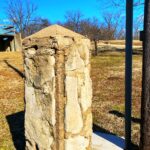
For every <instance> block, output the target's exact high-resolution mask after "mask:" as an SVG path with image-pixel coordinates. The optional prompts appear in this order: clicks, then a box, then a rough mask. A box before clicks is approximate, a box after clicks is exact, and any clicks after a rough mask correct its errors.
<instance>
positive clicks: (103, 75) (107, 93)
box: [0, 52, 141, 150]
mask: <svg viewBox="0 0 150 150" xmlns="http://www.w3.org/2000/svg"><path fill="white" fill-rule="evenodd" d="M4 60H7V62H8V63H9V64H10V65H11V66H13V67H15V68H16V69H18V70H19V71H21V72H23V66H22V63H23V60H22V56H21V54H20V53H7V52H6V53H5V52H4V53H0V87H1V89H0V150H13V149H15V148H14V143H13V139H12V134H11V131H10V128H9V126H10V124H9V123H8V119H7V118H8V116H11V115H13V114H15V113H17V112H20V111H23V110H24V79H23V78H22V77H21V76H20V75H19V74H18V73H17V72H16V71H15V70H14V69H12V68H11V67H10V66H8V65H7V64H6V62H5V61H4ZM133 67H134V69H133V89H134V90H133V117H135V118H140V97H141V56H134V61H133ZM92 80H93V115H94V123H96V124H98V125H99V126H100V127H101V128H103V129H105V130H108V131H109V132H112V133H114V134H117V135H119V136H124V118H123V114H124V53H117V52H114V53H104V54H101V55H100V56H97V57H93V58H92ZM117 115H118V116H120V117H118V116H117ZM134 121H136V119H134ZM13 123H14V124H15V120H14V122H13ZM14 129H16V130H15V131H14V132H16V134H19V133H18V129H17V126H16V128H14ZM132 129H133V130H132V131H133V141H134V143H138V142H139V124H138V123H133V128H132Z"/></svg>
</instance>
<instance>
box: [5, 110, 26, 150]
mask: <svg viewBox="0 0 150 150" xmlns="http://www.w3.org/2000/svg"><path fill="white" fill-rule="evenodd" d="M6 119H7V122H8V124H9V128H10V132H11V135H12V139H13V143H14V146H15V148H16V150H25V135H24V111H21V112H18V113H15V114H12V115H9V116H6Z"/></svg>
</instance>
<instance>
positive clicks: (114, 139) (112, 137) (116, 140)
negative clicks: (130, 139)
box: [93, 124, 139, 150]
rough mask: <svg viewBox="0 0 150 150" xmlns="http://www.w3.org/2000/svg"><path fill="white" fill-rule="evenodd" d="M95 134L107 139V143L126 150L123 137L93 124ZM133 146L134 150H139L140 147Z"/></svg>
mask: <svg viewBox="0 0 150 150" xmlns="http://www.w3.org/2000/svg"><path fill="white" fill-rule="evenodd" d="M93 132H94V133H95V134H96V135H98V136H100V137H102V138H104V139H106V140H107V141H109V142H111V143H113V144H115V145H117V146H118V147H120V148H122V149H124V145H125V140H124V139H123V138H121V137H118V136H117V135H116V134H114V133H112V132H110V131H108V130H106V129H104V128H102V127H100V126H98V125H96V124H93ZM131 146H132V150H139V147H138V146H137V145H135V144H133V143H131Z"/></svg>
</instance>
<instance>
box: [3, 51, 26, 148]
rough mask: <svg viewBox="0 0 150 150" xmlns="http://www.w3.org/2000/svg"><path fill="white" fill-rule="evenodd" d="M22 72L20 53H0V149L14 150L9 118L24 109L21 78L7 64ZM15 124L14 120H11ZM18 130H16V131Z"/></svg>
mask: <svg viewBox="0 0 150 150" xmlns="http://www.w3.org/2000/svg"><path fill="white" fill-rule="evenodd" d="M6 61H7V62H8V64H10V65H12V66H13V67H15V68H16V69H18V70H20V71H22V72H23V66H22V62H23V60H22V56H21V54H20V53H8V52H4V53H2V52H1V53H0V87H1V88H0V149H1V150H11V149H15V148H14V144H13V140H12V134H11V131H10V130H11V129H10V124H9V123H8V118H9V116H11V115H13V114H14V113H17V112H20V111H22V110H23V109H24V82H23V78H22V77H20V76H19V74H18V73H17V72H16V71H14V70H13V69H12V68H11V67H8V64H7V63H6ZM12 121H14V123H15V120H12ZM17 130H18V129H17V128H16V131H17Z"/></svg>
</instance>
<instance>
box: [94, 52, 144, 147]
mask: <svg viewBox="0 0 150 150" xmlns="http://www.w3.org/2000/svg"><path fill="white" fill-rule="evenodd" d="M141 68H142V56H140V55H134V56H133V94H132V95H133V110H132V113H133V114H132V117H133V118H132V140H133V143H134V144H139V137H140V135H139V131H140V119H139V118H140V100H141V74H142V72H141ZM124 70H125V56H124V53H104V54H101V55H100V56H97V57H92V71H91V75H92V81H93V119H94V123H96V124H97V125H98V126H100V127H101V129H102V130H106V131H108V132H110V133H113V134H116V135H119V136H121V137H123V136H124V101H125V100H124V94H125V93H124V82H125V80H124V76H125V73H124Z"/></svg>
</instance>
